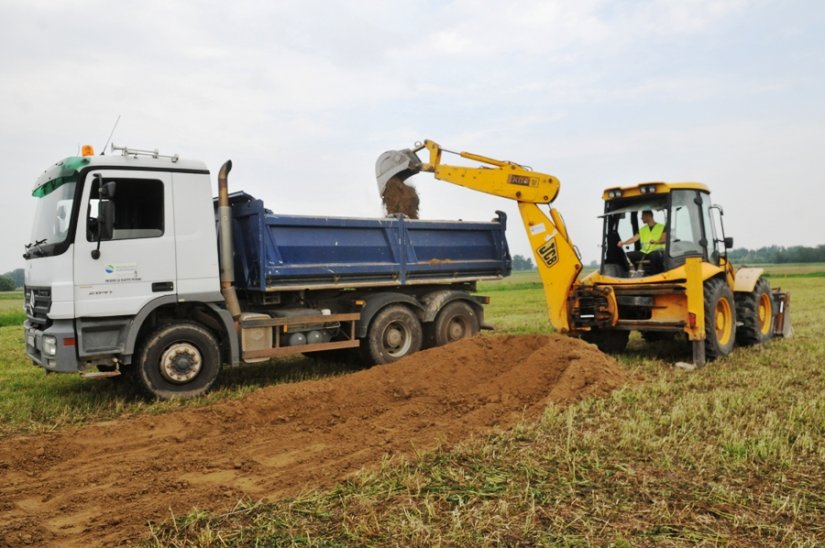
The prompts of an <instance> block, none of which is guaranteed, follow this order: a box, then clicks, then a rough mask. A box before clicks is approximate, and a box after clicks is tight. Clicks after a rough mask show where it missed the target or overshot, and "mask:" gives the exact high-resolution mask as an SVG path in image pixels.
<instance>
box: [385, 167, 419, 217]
mask: <svg viewBox="0 0 825 548" xmlns="http://www.w3.org/2000/svg"><path fill="white" fill-rule="evenodd" d="M381 199H382V200H383V201H384V209H386V210H387V213H388V214H390V215H392V214H393V213H403V214H404V215H406V216H407V217H409V218H410V219H418V206H419V205H420V200H419V198H418V192H417V191H416V190H415V187H413V186H411V185H408V184H407V183H405V182H404V181H402V180H401V179H399V178H398V177H393V178H392V179H390V180H389V181H387V186H385V187H384V194H382V195H381Z"/></svg>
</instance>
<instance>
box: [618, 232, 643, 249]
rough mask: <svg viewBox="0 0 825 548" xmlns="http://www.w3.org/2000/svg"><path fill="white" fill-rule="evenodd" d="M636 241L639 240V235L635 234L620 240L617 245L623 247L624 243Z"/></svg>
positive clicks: (628, 243)
mask: <svg viewBox="0 0 825 548" xmlns="http://www.w3.org/2000/svg"><path fill="white" fill-rule="evenodd" d="M638 241H639V235H638V234H636V235H634V236H633V237H632V238H628V239H627V240H622V241H621V242H619V247H624V246H626V245H630V244H635V243H636V242H638Z"/></svg>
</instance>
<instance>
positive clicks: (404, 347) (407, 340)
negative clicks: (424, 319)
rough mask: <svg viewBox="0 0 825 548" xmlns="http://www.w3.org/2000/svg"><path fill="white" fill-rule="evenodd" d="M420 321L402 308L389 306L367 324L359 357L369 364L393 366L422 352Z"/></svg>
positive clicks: (405, 308) (407, 309) (406, 309)
mask: <svg viewBox="0 0 825 548" xmlns="http://www.w3.org/2000/svg"><path fill="white" fill-rule="evenodd" d="M421 339H422V330H421V322H419V321H418V318H417V317H416V316H415V314H413V313H412V311H411V310H410V309H409V308H407V307H406V306H403V305H393V306H388V307H386V308H384V309H383V310H381V311H380V312H379V313H378V314H376V315H375V317H374V318H373V319H372V322H371V323H370V327H369V331H368V332H367V338H366V340H364V341H362V344H361V354H362V357H363V358H364V360H365V361H367V362H369V363H371V364H384V363H392V362H394V361H397V360H400V359H401V358H403V357H404V356H409V355H410V354H413V353H414V352H418V351H419V350H420V349H421Z"/></svg>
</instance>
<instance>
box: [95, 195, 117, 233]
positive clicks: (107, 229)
mask: <svg viewBox="0 0 825 548" xmlns="http://www.w3.org/2000/svg"><path fill="white" fill-rule="evenodd" d="M97 207H98V210H97V230H98V232H97V241H98V242H99V241H100V240H111V239H112V234H113V233H114V230H115V203H114V202H113V201H111V200H100V203H99V204H98V206H97Z"/></svg>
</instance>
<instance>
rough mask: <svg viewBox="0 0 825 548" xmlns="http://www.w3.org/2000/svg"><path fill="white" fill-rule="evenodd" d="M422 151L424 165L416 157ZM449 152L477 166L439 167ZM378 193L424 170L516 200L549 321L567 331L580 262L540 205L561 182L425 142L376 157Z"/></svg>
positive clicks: (560, 225)
mask: <svg viewBox="0 0 825 548" xmlns="http://www.w3.org/2000/svg"><path fill="white" fill-rule="evenodd" d="M423 150H426V151H427V158H426V160H425V161H422V159H421V158H420V157H419V156H418V153H419V152H421V151H423ZM445 152H446V153H451V154H455V155H457V156H460V157H461V158H465V159H467V160H472V161H475V162H479V163H481V164H482V165H481V166H480V167H463V166H454V165H449V164H444V163H442V156H443V153H445ZM375 170H376V178H377V180H378V189H379V192H380V193H381V195H382V196H383V194H384V189H385V187H386V185H387V182H388V181H390V180H391V179H393V178H395V179H399V180H401V181H404V180H405V179H407V178H408V177H411V176H412V175H415V174H416V173H419V172H422V171H426V172H430V173H432V174H433V175H434V176H435V178H436V179H439V180H442V181H446V182H449V183H453V184H456V185H459V186H463V187H466V188H469V189H472V190H477V191H479V192H484V193H486V194H492V195H494V196H501V197H502V198H509V199H510V200H515V201H516V202H518V208H519V213H520V214H521V219H522V222H523V223H524V230H525V231H526V232H527V237H528V239H529V241H530V248H531V249H532V250H533V256H534V258H535V261H536V265H537V267H538V271H539V275H540V276H541V281H542V285H543V286H544V294H545V298H546V299H547V310H548V315H549V318H550V323H551V324H552V325H553V327H554V328H555V330H556V331H558V332H560V333H567V332H568V331H570V314H569V310H568V309H569V306H570V303H571V293H572V292H573V290H574V288H575V286H576V281H577V279H578V276H579V273H580V272H581V269H582V263H581V260H580V259H579V256H578V253H577V252H576V250H575V248H574V247H573V244H572V243H571V241H570V237H569V235H568V233H567V228H566V226H565V224H564V221H563V220H562V217H561V214H560V213H559V212H558V211H557V210H556V209H554V208H553V207H550V208H549V212H548V213H545V212H544V211H542V209H541V208H539V205H544V204H550V203H552V202H553V201H554V200H555V199H556V196H557V195H558V193H559V180H558V179H556V178H555V177H553V176H552V175H548V174H546V173H539V172H537V171H533V170H531V169H529V168H528V167H525V166H522V165H519V164H516V163H514V162H507V161H502V160H495V159H493V158H488V157H486V156H480V155H478V154H473V153H470V152H453V151H449V150H446V149H442V148H441V147H440V146H439V145H438V144H437V143H435V142H433V141H430V140H427V141H424V142H423V143H420V144H417V145H416V146H415V147H414V148H412V149H404V150H395V151H388V152H385V153H384V154H382V155H381V156H379V158H378V161H377V162H376V166H375Z"/></svg>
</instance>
